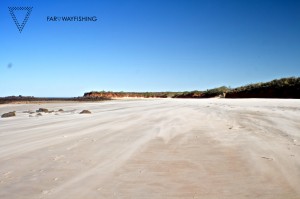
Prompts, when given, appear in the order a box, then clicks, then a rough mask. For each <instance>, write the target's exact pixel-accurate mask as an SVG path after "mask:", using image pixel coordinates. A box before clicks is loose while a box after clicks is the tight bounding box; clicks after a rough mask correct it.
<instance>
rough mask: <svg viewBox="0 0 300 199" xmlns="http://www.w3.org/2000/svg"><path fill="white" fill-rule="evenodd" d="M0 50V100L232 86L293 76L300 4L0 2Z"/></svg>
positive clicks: (244, 0)
mask: <svg viewBox="0 0 300 199" xmlns="http://www.w3.org/2000/svg"><path fill="white" fill-rule="evenodd" d="M8 6H32V7H33V11H32V13H31V16H30V18H29V20H28V22H27V24H26V26H25V28H24V30H23V32H22V33H21V34H20V33H19V31H18V29H17V27H16V25H15V24H14V22H13V20H12V18H11V16H10V14H9V11H8ZM47 16H97V18H98V21H97V22H47ZM0 45H1V48H0V96H8V95H33V96H56V97H67V96H81V95H82V94H83V93H84V92H87V91H92V90H113V91H186V90H204V89H208V88H213V87H217V86H223V85H225V86H231V87H236V86H240V85H244V84H248V83H254V82H260V81H269V80H272V79H275V78H281V77H288V76H300V1H297V0H295V1H287V0H282V1H277V0H128V1H126V0H119V1H117V0H76V1H74V0H51V1H50V0H42V1H41V0H1V3H0ZM9 65H11V67H8V66H9Z"/></svg>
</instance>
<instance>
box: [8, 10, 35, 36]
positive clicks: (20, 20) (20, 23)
mask: <svg viewBox="0 0 300 199" xmlns="http://www.w3.org/2000/svg"><path fill="white" fill-rule="evenodd" d="M32 8H33V7H8V10H9V13H10V15H11V17H12V19H13V20H14V22H15V24H16V26H17V28H18V30H19V32H20V33H21V32H22V31H23V29H24V27H25V25H26V23H27V21H28V19H29V17H30V14H31V11H32ZM20 14H23V16H22V17H18V16H19V15H20Z"/></svg>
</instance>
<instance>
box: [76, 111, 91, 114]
mask: <svg viewBox="0 0 300 199" xmlns="http://www.w3.org/2000/svg"><path fill="white" fill-rule="evenodd" d="M91 113H92V112H91V111H89V110H83V111H81V112H80V113H79V114H91Z"/></svg>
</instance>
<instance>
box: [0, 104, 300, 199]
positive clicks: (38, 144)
mask: <svg viewBox="0 0 300 199" xmlns="http://www.w3.org/2000/svg"><path fill="white" fill-rule="evenodd" d="M41 107H42V108H48V109H49V110H52V109H55V110H58V109H60V108H62V109H64V110H65V112H62V113H56V112H53V113H42V114H43V116H39V117H37V116H35V115H36V113H35V114H32V115H33V116H32V117H29V114H28V113H23V111H28V110H33V111H35V110H36V109H38V108H41ZM84 109H87V110H90V111H91V112H92V114H88V115H80V114H79V112H81V111H82V110H84ZM9 111H16V114H17V116H16V117H13V118H5V119H4V118H3V119H2V118H0V198H1V199H2V198H3V199H27V198H28V199H29V198H30V199H35V198H53V199H66V198H67V199H96V198H97V199H98V198H136V199H140V198H147V199H148V198H149V199H154V198H163V199H165V198H206V199H217V198H218V199H222V198H226V199H227V198H228V199H229V198H230V199H232V198H237V199H240V198H270V199H276V198H286V199H287V198H288V199H292V198H300V100H278V99H268V100H267V99H241V100H240V99H236V100H233V99H201V100H199V99H198V100H189V99H179V100H177V99H154V100H116V101H108V102H100V103H52V104H51V103H47V104H40V105H39V104H27V105H26V104H24V105H22V104H15V105H1V106H0V114H3V113H5V112H9Z"/></svg>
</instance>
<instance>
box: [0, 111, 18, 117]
mask: <svg viewBox="0 0 300 199" xmlns="http://www.w3.org/2000/svg"><path fill="white" fill-rule="evenodd" d="M14 116H16V112H8V113H4V114H3V115H2V116H1V117H2V118H7V117H14Z"/></svg>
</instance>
